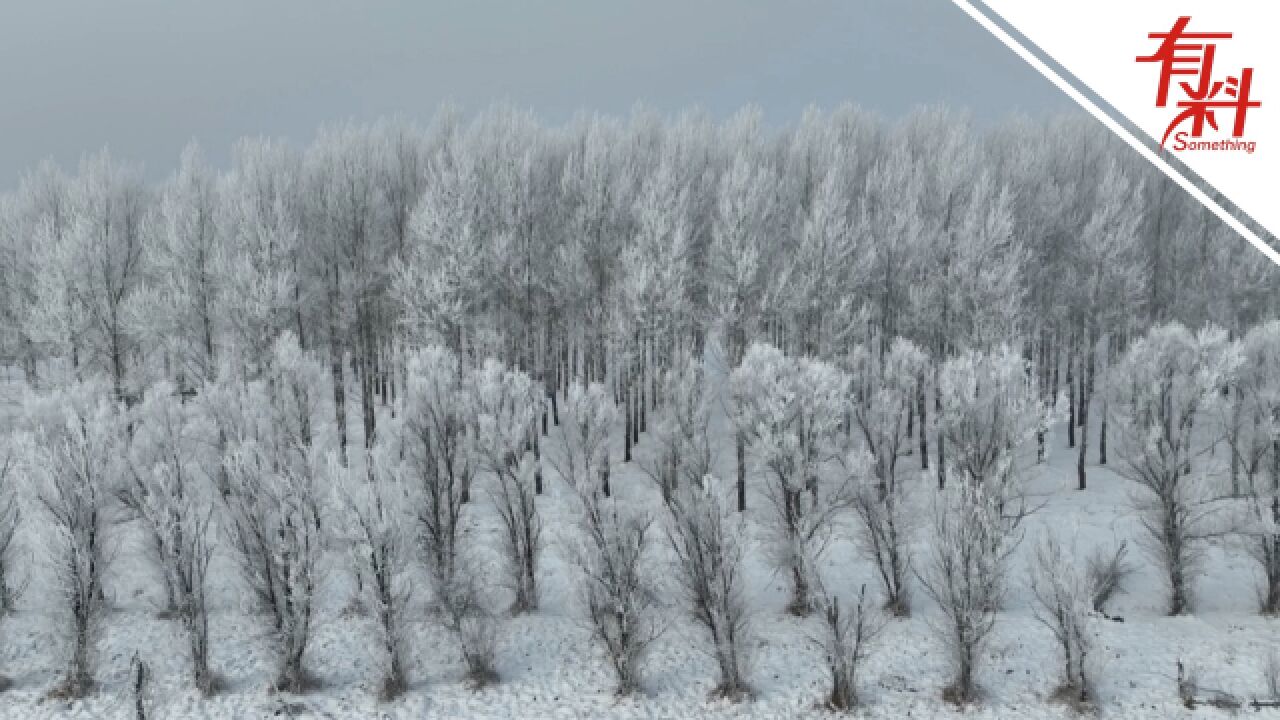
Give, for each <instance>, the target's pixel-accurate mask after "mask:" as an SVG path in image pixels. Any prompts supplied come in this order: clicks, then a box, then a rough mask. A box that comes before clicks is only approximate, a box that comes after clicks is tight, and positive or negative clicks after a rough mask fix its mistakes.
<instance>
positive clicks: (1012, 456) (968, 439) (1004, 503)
mask: <svg viewBox="0 0 1280 720" xmlns="http://www.w3.org/2000/svg"><path fill="white" fill-rule="evenodd" d="M939 384H940V397H941V399H942V411H941V414H940V415H939V416H938V434H939V437H940V438H942V439H945V441H946V447H947V453H948V455H947V458H946V462H947V468H948V470H949V472H950V473H951V474H952V475H953V476H954V477H955V480H956V481H957V482H962V483H966V484H970V485H981V486H984V487H985V488H986V489H987V492H988V494H989V495H990V496H991V497H993V498H995V501H996V502H997V504H998V505H999V507H1000V511H1001V513H1002V514H1003V515H1004V517H1005V520H1006V522H1007V523H1008V524H1009V525H1010V526H1016V525H1017V524H1018V522H1020V521H1021V519H1022V518H1023V516H1024V515H1025V514H1026V513H1028V512H1030V511H1031V510H1033V509H1034V508H1031V507H1029V506H1028V505H1027V502H1026V493H1025V490H1024V489H1023V486H1022V481H1023V477H1024V475H1025V470H1026V468H1025V465H1026V464H1027V463H1025V461H1024V458H1022V457H1021V454H1022V452H1021V451H1022V450H1023V449H1024V448H1025V447H1026V446H1027V444H1028V443H1029V441H1030V440H1032V439H1033V438H1035V437H1037V435H1038V434H1039V433H1040V432H1042V431H1043V430H1044V429H1045V428H1046V427H1047V426H1048V423H1049V421H1050V419H1051V417H1052V416H1051V411H1050V409H1049V408H1047V407H1046V406H1045V403H1044V402H1043V401H1042V400H1041V399H1040V395H1039V392H1038V389H1037V387H1036V383H1035V378H1034V375H1033V374H1031V373H1029V372H1028V371H1027V366H1026V363H1025V361H1024V360H1023V359H1022V357H1021V356H1019V355H1018V354H1017V353H1016V352H1014V351H1013V350H1011V349H1009V348H1008V347H1007V346H1003V347H1000V348H998V349H996V350H995V351H993V352H992V353H990V354H984V353H980V352H977V351H969V352H967V353H964V354H962V355H958V356H956V357H953V358H951V359H949V360H947V361H946V362H945V363H943V365H942V370H941V374H940V378H939Z"/></svg>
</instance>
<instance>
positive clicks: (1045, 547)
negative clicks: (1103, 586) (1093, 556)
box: [1030, 533, 1097, 707]
mask: <svg viewBox="0 0 1280 720" xmlns="http://www.w3.org/2000/svg"><path fill="white" fill-rule="evenodd" d="M1030 572H1031V593H1032V595H1033V597H1034V602H1033V603H1032V606H1031V613H1032V614H1033V615H1034V616H1035V618H1036V620H1038V621H1039V622H1040V624H1042V625H1044V626H1045V627H1046V628H1048V629H1049V631H1050V632H1052V633H1053V637H1054V640H1055V641H1056V643H1057V645H1058V650H1059V651H1060V652H1061V654H1062V662H1063V665H1062V685H1061V688H1060V690H1059V692H1058V694H1059V695H1060V696H1061V697H1063V698H1064V699H1067V700H1069V701H1070V702H1072V703H1073V704H1075V705H1077V706H1079V707H1084V706H1087V704H1088V703H1089V701H1090V700H1091V699H1092V683H1091V682H1090V677H1089V663H1090V662H1091V653H1092V651H1093V639H1094V635H1093V628H1092V626H1093V604H1094V602H1095V598H1096V596H1097V594H1096V592H1094V591H1093V586H1092V584H1091V583H1090V582H1089V580H1088V577H1087V573H1086V572H1085V571H1082V570H1081V568H1080V567H1079V566H1078V565H1077V563H1076V561H1075V558H1074V557H1073V556H1072V555H1071V554H1070V553H1069V552H1068V551H1067V550H1066V549H1064V548H1063V546H1062V543H1061V541H1059V540H1058V538H1057V537H1056V536H1055V535H1053V534H1052V533H1046V534H1045V536H1044V537H1043V538H1042V539H1041V541H1040V542H1039V543H1038V544H1037V545H1036V547H1035V550H1034V554H1033V555H1032V557H1031V566H1030Z"/></svg>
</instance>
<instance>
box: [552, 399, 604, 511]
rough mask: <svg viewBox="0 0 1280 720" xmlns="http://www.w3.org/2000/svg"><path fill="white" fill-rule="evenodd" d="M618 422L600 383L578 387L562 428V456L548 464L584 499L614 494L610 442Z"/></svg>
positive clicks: (567, 401) (566, 405)
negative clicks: (610, 481) (596, 495)
mask: <svg viewBox="0 0 1280 720" xmlns="http://www.w3.org/2000/svg"><path fill="white" fill-rule="evenodd" d="M617 422H618V408H617V406H616V405H614V404H613V399H612V398H610V397H609V391H608V390H606V389H605V387H604V386H603V385H601V384H600V383H591V384H590V385H587V386H586V387H583V386H582V385H580V384H578V383H574V384H572V385H571V386H570V387H569V393H568V395H567V396H566V398H565V403H564V413H563V421H562V423H561V427H560V448H559V449H560V452H558V453H555V454H552V455H548V461H549V462H550V463H551V464H552V465H553V466H554V467H555V468H556V471H557V472H558V473H559V475H560V477H561V478H563V479H564V481H565V482H567V483H568V484H569V486H570V487H572V488H573V489H574V490H575V491H576V492H577V493H579V494H580V495H584V496H586V495H591V494H592V493H595V492H596V491H597V490H598V491H600V492H602V493H604V495H605V497H608V496H609V495H610V494H612V490H611V488H610V487H609V472H610V470H611V469H612V462H611V460H610V457H609V438H610V436H611V435H612V434H613V432H614V426H615V425H617Z"/></svg>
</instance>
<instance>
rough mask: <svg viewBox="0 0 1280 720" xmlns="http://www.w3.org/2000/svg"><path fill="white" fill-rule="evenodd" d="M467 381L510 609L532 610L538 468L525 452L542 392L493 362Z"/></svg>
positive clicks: (537, 556)
mask: <svg viewBox="0 0 1280 720" xmlns="http://www.w3.org/2000/svg"><path fill="white" fill-rule="evenodd" d="M471 382H472V383H473V388H472V391H473V394H474V398H475V412H476V449H477V455H478V459H479V462H480V464H481V467H483V468H484V469H486V470H488V471H489V472H490V473H492V474H493V475H494V476H495V479H496V481H497V482H496V487H493V488H491V490H490V497H491V498H492V500H493V506H494V508H495V509H496V510H497V513H498V517H499V519H500V520H501V523H502V532H501V540H500V542H499V545H500V547H501V548H502V555H503V557H504V558H505V560H506V566H507V575H508V579H509V582H510V584H511V586H512V589H513V590H514V591H515V606H514V610H515V611H516V612H525V611H529V610H535V609H537V607H538V563H539V561H540V560H541V558H542V517H541V515H539V513H538V505H537V495H538V492H537V488H538V484H539V478H540V477H541V473H542V469H541V467H540V466H539V464H538V463H539V460H538V459H537V458H536V457H534V456H533V454H532V453H530V452H528V451H529V449H530V445H531V443H530V438H531V437H532V436H533V434H534V433H536V432H537V429H536V427H535V424H534V423H535V420H536V418H537V415H536V409H537V408H538V406H539V403H540V402H541V395H542V391H541V389H539V388H538V387H537V384H536V383H534V382H533V380H531V379H530V378H529V376H528V375H526V374H524V373H522V372H520V371H518V370H508V369H507V368H506V367H505V366H503V365H502V364H501V363H499V362H497V361H495V360H489V361H487V362H485V364H484V366H483V367H482V368H480V370H479V371H478V372H476V373H475V375H474V377H473V378H472V380H471ZM567 427H568V426H566V429H567Z"/></svg>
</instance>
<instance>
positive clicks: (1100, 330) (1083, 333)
mask: <svg viewBox="0 0 1280 720" xmlns="http://www.w3.org/2000/svg"><path fill="white" fill-rule="evenodd" d="M1097 193H1098V194H1097V198H1098V199H1097V202H1096V204H1095V206H1094V208H1093V213H1092V215H1091V216H1090V217H1089V222H1088V223H1086V224H1085V226H1084V230H1083V232H1082V233H1081V235H1080V239H1079V242H1078V243H1076V245H1075V246H1074V248H1075V251H1076V253H1077V254H1078V267H1079V269H1080V282H1079V283H1078V284H1077V286H1076V288H1075V290H1076V294H1077V298H1076V305H1077V311H1078V312H1079V320H1078V322H1079V324H1080V330H1079V333H1080V340H1079V345H1080V354H1081V358H1080V360H1079V363H1078V367H1079V368H1080V370H1079V376H1080V385H1079V387H1080V390H1079V392H1076V391H1075V390H1074V389H1072V390H1069V392H1075V393H1076V397H1078V398H1079V401H1078V403H1077V404H1078V407H1077V408H1076V417H1077V419H1078V424H1079V427H1080V452H1079V455H1078V459H1077V461H1076V479H1077V483H1078V487H1079V488H1080V489H1081V490H1084V489H1085V485H1086V481H1087V475H1086V472H1085V454H1086V452H1087V450H1088V448H1089V419H1090V415H1091V414H1090V412H1089V409H1090V404H1091V398H1092V395H1093V389H1094V376H1095V374H1096V370H1095V365H1096V364H1097V363H1098V360H1099V357H1101V359H1102V362H1104V363H1105V362H1107V360H1108V358H1109V355H1110V351H1111V345H1112V343H1114V342H1115V341H1116V339H1117V338H1118V337H1120V336H1123V335H1124V334H1127V331H1129V329H1130V328H1129V327H1128V326H1129V325H1130V324H1131V323H1130V322H1129V320H1128V318H1129V317H1130V316H1131V311H1132V308H1133V307H1134V306H1135V305H1136V303H1137V300H1138V298H1139V297H1140V295H1141V293H1142V277H1141V275H1140V273H1139V272H1138V268H1137V265H1136V262H1135V256H1136V252H1137V248H1136V244H1137V236H1138V232H1137V231H1138V225H1139V223H1140V222H1141V221H1142V215H1141V212H1140V209H1141V205H1140V204H1139V203H1138V202H1137V197H1139V196H1141V194H1142V183H1141V181H1135V180H1132V179H1130V178H1129V177H1128V174H1127V173H1126V172H1125V171H1124V169H1123V168H1122V167H1121V166H1120V165H1119V164H1118V163H1117V162H1115V161H1114V160H1113V161H1111V162H1109V163H1108V164H1107V167H1106V170H1105V171H1104V172H1103V175H1102V180H1101V183H1100V184H1099V185H1098V190H1097ZM1104 349H1105V350H1106V352H1102V350H1104ZM1105 403H1106V401H1105V399H1104V404H1103V409H1102V414H1103V416H1104V418H1105V416H1106V404H1105ZM1100 443H1101V444H1100V451H1101V457H1102V459H1103V461H1104V462H1105V458H1106V430H1105V429H1104V430H1103V434H1102V438H1101V440H1100Z"/></svg>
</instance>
